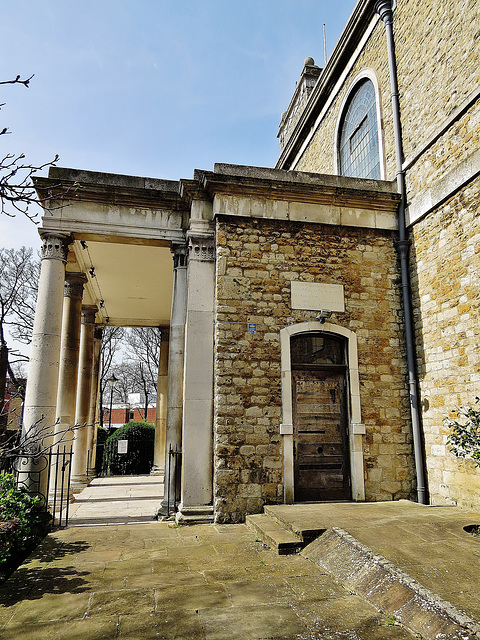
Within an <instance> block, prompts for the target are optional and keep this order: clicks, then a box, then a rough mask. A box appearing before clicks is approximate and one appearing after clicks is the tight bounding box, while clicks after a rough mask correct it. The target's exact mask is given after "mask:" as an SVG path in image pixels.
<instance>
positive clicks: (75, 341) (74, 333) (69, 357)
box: [55, 272, 87, 439]
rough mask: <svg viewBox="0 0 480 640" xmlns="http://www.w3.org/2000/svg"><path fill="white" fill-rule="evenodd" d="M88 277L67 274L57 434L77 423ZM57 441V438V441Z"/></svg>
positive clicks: (58, 392)
mask: <svg viewBox="0 0 480 640" xmlns="http://www.w3.org/2000/svg"><path fill="white" fill-rule="evenodd" d="M86 281H87V277H86V275H85V274H83V273H74V272H67V273H66V274H65V288H64V298H63V317H62V338H61V342H60V363H59V369H58V389H57V416H56V417H57V420H58V424H57V425H56V426H55V434H56V435H57V436H59V434H60V433H61V432H63V431H65V430H68V429H71V428H72V427H73V425H74V423H75V398H76V395H77V374H78V351H79V347H80V316H81V310H82V297H83V285H84V284H85V282H86ZM57 439H58V437H57Z"/></svg>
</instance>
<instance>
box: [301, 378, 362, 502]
mask: <svg viewBox="0 0 480 640" xmlns="http://www.w3.org/2000/svg"><path fill="white" fill-rule="evenodd" d="M292 382H293V410H294V427H295V430H294V465H295V478H294V497H295V501H296V502H308V501H322V500H350V499H351V491H350V461H349V453H348V452H349V448H348V436H347V407H346V393H345V372H344V370H342V371H331V370H330V371H329V370H323V371H322V370H318V369H317V370H310V371H308V370H303V371H293V372H292Z"/></svg>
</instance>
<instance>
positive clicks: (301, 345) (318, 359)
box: [291, 332, 345, 368]
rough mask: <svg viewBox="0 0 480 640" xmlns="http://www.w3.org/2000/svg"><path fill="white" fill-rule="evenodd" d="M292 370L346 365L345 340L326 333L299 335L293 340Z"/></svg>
mask: <svg viewBox="0 0 480 640" xmlns="http://www.w3.org/2000/svg"><path fill="white" fill-rule="evenodd" d="M291 350H292V351H291V362H292V368H297V367H301V368H305V367H313V366H325V365H327V366H331V365H344V364H345V340H344V338H343V337H342V336H334V335H331V334H328V333H324V332H321V333H320V332H309V333H299V334H298V335H295V336H292V339H291Z"/></svg>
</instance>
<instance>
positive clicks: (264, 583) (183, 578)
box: [0, 522, 412, 640]
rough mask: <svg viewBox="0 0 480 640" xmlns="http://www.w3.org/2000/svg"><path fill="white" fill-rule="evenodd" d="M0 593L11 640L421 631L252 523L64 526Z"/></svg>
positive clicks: (399, 635) (192, 639)
mask: <svg viewBox="0 0 480 640" xmlns="http://www.w3.org/2000/svg"><path fill="white" fill-rule="evenodd" d="M0 597H1V602H2V605H1V608H0V629H2V631H1V633H0V637H1V638H2V639H3V640H18V639H20V638H21V639H22V640H31V639H32V640H33V639H34V640H43V639H46V638H48V639H50V638H51V639H58V638H68V639H69V640H77V639H78V640H80V639H81V640H89V639H92V640H93V639H95V640H97V639H100V638H125V639H127V638H130V639H135V640H143V639H145V640H147V639H149V638H168V639H170V638H182V639H186V640H200V639H202V640H224V639H225V638H228V639H229V640H237V639H238V640H254V639H256V640H260V639H267V638H271V639H272V638H276V639H284V640H287V639H288V640H293V639H295V640H300V639H309V640H313V639H315V638H322V639H332V640H333V639H335V640H336V639H349V640H387V639H389V640H390V639H392V640H393V639H396V640H400V639H404V638H405V639H406V638H411V637H412V636H411V635H410V634H408V633H407V632H406V631H405V630H404V629H402V628H401V627H399V626H396V625H394V624H393V621H392V620H391V619H390V618H389V617H387V616H384V615H382V614H380V613H379V612H378V611H377V610H376V609H374V608H373V606H371V605H369V604H368V603H366V602H365V601H364V600H362V599H361V598H360V597H359V596H357V595H355V594H353V593H350V592H348V591H347V590H345V589H344V588H343V587H342V586H340V585H339V584H338V583H336V582H335V581H334V580H333V579H332V578H331V577H330V576H329V575H327V574H326V573H325V572H323V571H322V570H321V569H319V568H317V567H316V566H315V565H313V564H312V563H311V562H309V561H308V560H306V559H305V558H302V557H301V556H299V555H296V556H283V557H279V556H277V555H276V554H275V553H274V552H273V551H271V550H270V549H268V548H266V547H265V546H264V545H263V544H262V543H261V542H259V541H258V540H256V539H255V534H254V533H252V531H250V530H249V529H248V528H247V527H246V526H245V525H198V526H192V527H180V528H179V527H175V526H173V525H172V523H166V522H164V523H160V522H158V523H157V522H152V523H144V524H135V525H133V524H127V525H120V526H117V525H110V526H88V527H72V528H69V529H66V530H62V531H58V532H56V533H53V534H50V535H49V536H48V537H47V538H46V539H45V541H44V542H43V543H42V544H41V545H40V546H39V547H38V548H37V550H36V552H35V553H34V554H33V555H32V556H31V557H30V558H29V559H28V560H27V562H25V564H23V565H22V566H21V567H20V568H19V569H18V570H17V571H16V573H15V574H14V575H13V576H12V577H11V578H10V579H9V580H8V581H7V582H6V583H5V585H4V586H3V587H2V588H1V590H0Z"/></svg>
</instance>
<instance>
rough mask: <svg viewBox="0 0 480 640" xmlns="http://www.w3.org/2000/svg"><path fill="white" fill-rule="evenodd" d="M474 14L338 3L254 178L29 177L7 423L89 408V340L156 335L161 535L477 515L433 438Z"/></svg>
mask: <svg viewBox="0 0 480 640" xmlns="http://www.w3.org/2000/svg"><path fill="white" fill-rule="evenodd" d="M477 18H478V16H477V15H476V6H475V3H474V2H471V1H469V0H457V1H456V2H453V1H450V0H446V1H445V2H443V3H441V6H440V5H439V3H434V2H433V0H422V2H420V0H397V2H396V3H394V4H393V5H392V3H391V2H390V1H389V0H381V1H379V2H375V1H373V0H359V1H358V3H357V5H356V7H355V9H354V11H353V13H352V16H351V17H350V19H349V22H348V24H347V25H346V27H345V29H344V31H343V33H342V35H341V37H340V39H339V42H338V43H337V45H336V47H335V49H334V51H333V53H332V55H331V56H330V59H329V60H328V62H327V64H326V65H325V68H323V69H320V68H319V67H318V66H316V65H315V63H314V61H313V59H311V58H307V59H306V61H305V65H304V68H303V71H302V74H301V77H300V80H299V82H298V84H297V88H296V90H295V92H294V95H293V98H292V101H291V103H290V105H289V106H288V108H287V110H286V111H285V113H284V114H283V115H282V118H281V123H280V131H279V138H280V146H281V152H280V157H279V160H278V162H277V165H276V167H275V168H274V169H266V168H255V167H241V166H236V165H224V164H218V165H215V168H214V171H200V170H196V171H195V172H194V175H193V179H182V180H179V181H178V182H177V181H167V180H159V179H150V178H140V177H131V176H118V175H111V174H98V173H92V172H88V171H80V170H73V169H60V168H53V169H51V171H50V174H49V177H48V178H37V180H36V186H37V189H38V190H39V192H40V193H41V195H42V196H43V197H48V198H49V199H50V201H51V202H53V204H55V207H53V208H52V210H51V213H49V215H48V216H46V217H45V218H44V220H43V226H42V228H41V229H40V233H41V235H42V238H43V243H44V253H43V261H42V278H43V280H42V282H41V287H40V290H39V303H38V305H39V310H38V312H37V320H36V329H35V331H36V335H37V336H38V339H37V341H36V342H35V339H34V342H33V345H34V348H33V353H32V362H33V363H34V364H33V367H31V372H30V375H29V382H28V387H27V397H26V401H25V416H26V419H25V420H26V422H25V426H26V428H27V429H28V428H36V427H35V425H37V424H38V420H39V418H40V416H45V419H51V424H53V422H54V418H55V417H57V418H59V419H60V420H61V422H65V423H67V424H68V421H69V420H73V418H72V416H73V415H75V414H76V413H77V414H78V413H79V411H80V414H81V415H80V418H81V417H82V415H85V414H86V413H88V411H87V405H88V404H89V403H90V406H94V404H95V402H94V398H93V396H94V394H95V389H96V387H95V384H93V383H92V377H93V379H94V377H95V376H94V374H92V371H93V372H95V367H96V364H95V363H96V356H95V353H96V351H95V340H94V328H95V325H102V324H106V323H107V322H108V323H110V324H113V325H127V326H160V327H162V339H163V340H164V342H163V343H162V350H161V362H160V369H159V385H158V403H157V438H156V452H155V457H156V462H155V463H156V465H157V466H162V465H163V464H164V461H165V451H168V449H169V447H170V446H172V447H173V448H175V447H177V449H181V451H182V474H181V488H180V495H179V496H178V498H179V500H180V504H179V511H178V514H177V519H178V521H180V522H189V521H193V522H199V521H208V520H211V519H212V518H215V519H216V520H217V521H220V522H236V521H241V520H242V519H243V518H244V517H245V514H246V513H252V512H258V511H261V509H262V507H263V505H264V504H266V503H281V502H287V503H291V502H301V501H312V500H313V501H315V500H370V501H372V500H396V499H400V498H413V499H418V500H420V501H431V502H433V503H436V504H445V503H446V504H450V503H458V504H460V505H465V506H474V505H475V506H477V507H478V505H479V493H480V474H479V472H478V471H477V470H476V468H475V467H474V466H473V464H472V463H471V462H470V461H468V460H466V461H463V460H462V461H459V460H457V459H456V458H455V457H454V456H453V455H452V454H451V453H450V452H449V451H448V450H447V448H446V436H447V433H446V430H445V428H444V426H443V418H444V417H445V416H446V415H448V414H449V412H450V410H451V409H453V408H454V407H455V406H457V405H458V404H460V403H462V402H470V401H471V400H472V398H473V397H474V396H475V395H476V394H477V393H478V390H477V389H478V380H479V378H480V348H479V346H478V340H477V336H478V327H477V316H478V291H479V287H478V282H477V280H478V275H477V274H478V272H479V269H478V260H479V258H478V255H479V250H478V247H479V246H480V245H479V242H480V235H479V231H478V222H477V219H478V216H477V215H476V214H477V210H478V173H479V166H480V152H479V151H478V137H479V121H480V107H479V104H478V95H479V76H480V72H479V68H480V66H479V65H478V59H477V58H478V56H477V50H478V49H477V47H478V28H477V23H478V20H477ZM79 185H81V188H79ZM64 204H66V205H68V206H62V205H64ZM172 253H173V264H172V262H171V254H172ZM92 273H93V274H94V276H93V277H94V278H95V282H93V280H92ZM64 282H66V283H67V285H66V287H65V290H64ZM42 283H43V284H42ZM73 285H75V286H73ZM47 307H48V313H47V311H46V309H47ZM82 308H83V310H84V320H83V323H82V325H81V326H80V324H81V323H80V313H81V310H82ZM62 309H63V322H62ZM35 331H34V333H35ZM47 334H48V335H49V336H50V338H49V341H48V344H47V343H45V341H44V340H42V336H44V335H47ZM82 340H83V342H82ZM75 341H76V342H75ZM67 344H68V345H72V344H78V345H80V346H79V348H78V353H77V354H76V357H77V364H78V362H79V363H80V364H79V365H78V366H79V368H80V371H81V372H83V373H81V375H80V376H79V377H78V384H77V378H76V377H75V375H74V372H73V369H72V367H71V362H72V358H71V357H70V359H69V360H68V358H67V357H66V354H67V351H66V349H67V347H66V346H65V345H67ZM81 344H83V345H84V349H83V351H82V348H81ZM69 348H71V347H69ZM69 354H70V356H71V354H72V351H69ZM88 354H90V355H88ZM89 358H90V359H89ZM67 360H68V362H67ZM62 363H63V364H62ZM68 363H70V364H68ZM67 365H68V366H67ZM59 378H60V385H59V386H58V389H59V394H58V396H57V393H56V392H57V383H58V380H59ZM80 384H82V385H83V388H85V389H87V388H88V389H89V390H91V392H90V395H89V398H88V399H87V395H88V394H87V395H85V399H84V401H83V405H82V406H83V409H81V410H79V409H78V398H79V397H81V394H80V393H77V407H76V408H75V406H73V404H72V402H73V401H72V400H71V399H70V398H72V397H73V394H72V393H71V389H72V388H73V387H78V386H79V385H80ZM59 407H61V410H60V409H59ZM82 411H83V414H82ZM69 416H70V417H69ZM77 421H78V416H77ZM87 440H88V439H85V440H84V441H81V439H80V440H79V442H78V443H77V445H76V446H77V448H76V453H75V456H76V461H77V462H76V467H75V468H76V470H77V474H78V477H81V476H82V474H85V469H84V466H85V451H86V448H87V447H88V443H87ZM91 442H93V440H91ZM82 465H83V466H82ZM170 489H171V492H173V491H175V490H176V487H175V486H173V485H172V486H171V488H170ZM164 508H165V504H163V505H162V509H164Z"/></svg>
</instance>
